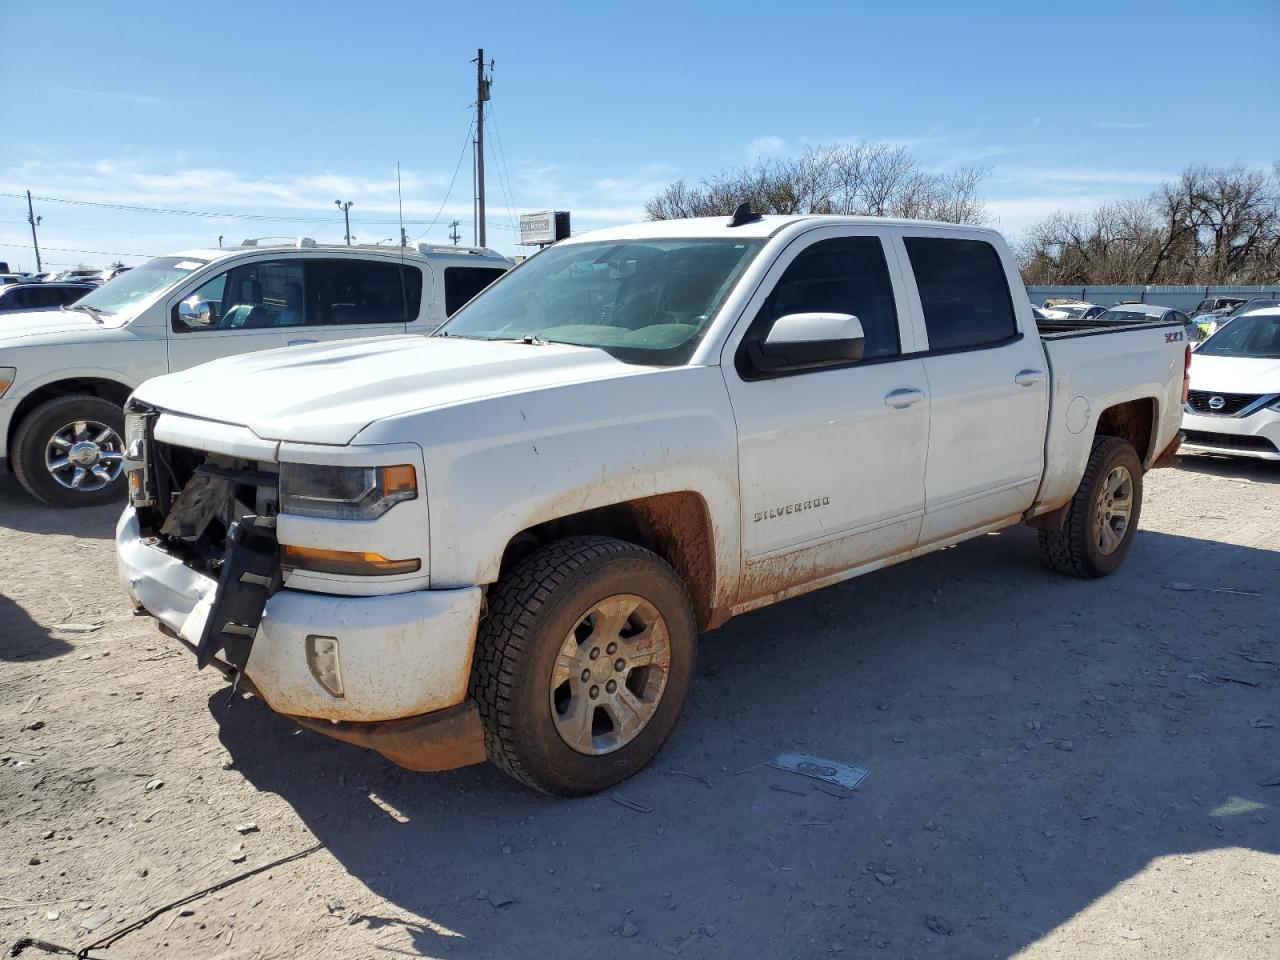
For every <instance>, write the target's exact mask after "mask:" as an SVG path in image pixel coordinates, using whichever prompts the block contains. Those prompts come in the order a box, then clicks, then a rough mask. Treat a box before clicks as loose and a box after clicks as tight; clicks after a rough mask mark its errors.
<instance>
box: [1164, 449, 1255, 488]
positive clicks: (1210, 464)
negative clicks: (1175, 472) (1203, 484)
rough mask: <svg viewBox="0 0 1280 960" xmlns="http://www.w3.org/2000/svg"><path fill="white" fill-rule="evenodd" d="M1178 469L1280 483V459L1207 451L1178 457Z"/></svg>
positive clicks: (1213, 475)
mask: <svg viewBox="0 0 1280 960" xmlns="http://www.w3.org/2000/svg"><path fill="white" fill-rule="evenodd" d="M1178 469H1180V470H1187V471H1190V472H1191V473H1199V474H1203V475H1204V476H1207V477H1226V478H1230V479H1237V480H1252V481H1253V482H1254V483H1280V460H1256V459H1252V458H1249V457H1216V456H1213V455H1212V454H1207V453H1188V454H1183V455H1182V456H1180V457H1178Z"/></svg>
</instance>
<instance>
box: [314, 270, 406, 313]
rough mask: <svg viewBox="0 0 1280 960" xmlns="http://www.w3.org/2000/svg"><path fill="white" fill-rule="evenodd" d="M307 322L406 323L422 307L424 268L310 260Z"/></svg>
mask: <svg viewBox="0 0 1280 960" xmlns="http://www.w3.org/2000/svg"><path fill="white" fill-rule="evenodd" d="M307 281H308V284H307V285H308V291H309V294H308V300H307V307H308V320H307V322H308V323H311V324H322V325H333V324H337V325H343V326H348V325H353V324H363V323H406V322H408V321H411V320H413V319H415V318H416V317H417V316H418V310H419V308H420V307H421V305H422V270H421V269H419V268H418V267H414V266H411V265H409V264H399V263H393V262H391V261H386V260H355V259H334V260H309V261H307Z"/></svg>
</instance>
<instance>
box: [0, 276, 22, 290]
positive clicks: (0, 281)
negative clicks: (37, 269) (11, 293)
mask: <svg viewBox="0 0 1280 960" xmlns="http://www.w3.org/2000/svg"><path fill="white" fill-rule="evenodd" d="M26 282H27V278H26V277H24V276H23V275H22V274H20V273H0V287H7V286H9V285H11V284H18V283H26Z"/></svg>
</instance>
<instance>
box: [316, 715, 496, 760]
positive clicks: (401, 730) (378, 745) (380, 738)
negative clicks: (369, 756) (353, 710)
mask: <svg viewBox="0 0 1280 960" xmlns="http://www.w3.org/2000/svg"><path fill="white" fill-rule="evenodd" d="M293 719H294V720H295V721H296V722H297V723H298V724H299V725H300V726H303V727H306V728H307V729H308V730H314V731H316V732H317V733H323V734H324V735H325V736H326V737H333V738H334V739H335V740H342V741H343V742H345V743H351V744H355V745H356V746H357V747H367V748H368V749H370V750H376V751H378V753H380V754H382V755H383V756H384V757H386V758H387V759H388V760H390V761H391V762H392V763H394V764H396V765H397V766H401V767H404V768H405V769H407V770H419V771H423V772H429V773H430V772H435V771H438V770H453V769H454V768H456V767H465V766H469V765H470V764H473V763H483V762H484V760H485V752H484V727H483V726H482V725H481V722H480V711H479V709H478V708H477V707H476V704H475V701H473V700H467V701H465V702H463V703H460V704H458V705H457V706H456V707H450V708H448V709H447V710H438V711H436V712H435V713H428V714H424V715H423V716H420V717H406V718H405V719H403V720H379V721H372V722H368V723H332V722H330V721H328V720H316V719H314V718H312V717H294V718H293Z"/></svg>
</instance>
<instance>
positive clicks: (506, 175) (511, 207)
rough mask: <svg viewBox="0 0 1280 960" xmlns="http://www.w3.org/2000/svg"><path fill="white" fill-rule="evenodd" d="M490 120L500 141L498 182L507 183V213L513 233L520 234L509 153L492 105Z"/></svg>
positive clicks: (495, 135) (505, 190)
mask: <svg viewBox="0 0 1280 960" xmlns="http://www.w3.org/2000/svg"><path fill="white" fill-rule="evenodd" d="M489 119H490V121H491V122H492V123H493V135H494V139H495V140H497V141H498V162H499V166H500V167H501V168H502V176H501V178H500V179H499V180H498V184H499V185H501V184H502V183H503V181H505V182H506V187H505V189H504V193H505V195H506V198H507V213H508V214H510V216H511V230H512V232H513V233H518V232H519V229H520V228H519V225H518V222H517V220H516V194H515V191H514V190H512V189H511V173H510V169H509V168H508V167H507V151H506V150H504V149H503V147H502V131H501V130H499V129H498V114H497V113H496V112H495V111H494V109H493V104H492V103H490V104H489Z"/></svg>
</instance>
